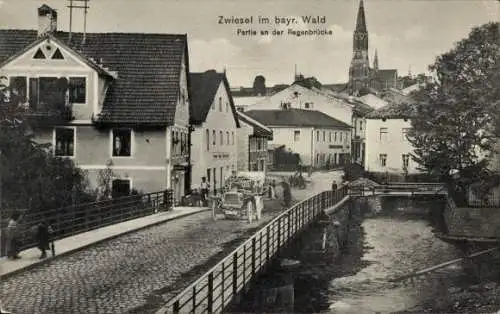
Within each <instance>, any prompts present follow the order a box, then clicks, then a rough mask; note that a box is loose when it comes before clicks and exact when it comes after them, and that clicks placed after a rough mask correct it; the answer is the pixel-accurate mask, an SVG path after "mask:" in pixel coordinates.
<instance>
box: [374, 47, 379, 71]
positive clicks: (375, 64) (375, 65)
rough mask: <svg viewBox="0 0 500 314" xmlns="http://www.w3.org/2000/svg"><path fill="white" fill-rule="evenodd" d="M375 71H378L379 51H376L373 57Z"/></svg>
mask: <svg viewBox="0 0 500 314" xmlns="http://www.w3.org/2000/svg"><path fill="white" fill-rule="evenodd" d="M373 69H374V70H375V71H377V70H378V53H377V49H375V56H374V57H373Z"/></svg>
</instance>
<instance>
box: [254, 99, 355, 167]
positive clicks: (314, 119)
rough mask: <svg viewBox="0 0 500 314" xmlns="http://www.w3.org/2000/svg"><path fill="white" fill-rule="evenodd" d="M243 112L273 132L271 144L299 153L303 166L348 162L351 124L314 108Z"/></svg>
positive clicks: (333, 164) (321, 165)
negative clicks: (283, 146)
mask: <svg viewBox="0 0 500 314" xmlns="http://www.w3.org/2000/svg"><path fill="white" fill-rule="evenodd" d="M245 114H246V115H247V116H249V117H251V118H252V119H254V120H256V121H258V122H259V123H261V124H263V125H265V126H266V127H267V128H269V129H270V130H271V131H272V132H273V140H272V141H270V142H269V144H272V145H285V147H286V148H287V149H289V150H291V151H292V152H294V153H298V154H299V156H300V159H301V164H302V165H303V166H310V167H313V168H322V167H333V166H338V165H343V164H346V163H349V162H350V159H351V157H350V152H351V126H350V125H349V124H347V123H344V122H342V121H339V120H337V119H335V118H332V117H331V116H329V115H327V114H325V113H323V112H320V111H316V110H305V109H293V108H292V109H278V110H250V111H246V112H245Z"/></svg>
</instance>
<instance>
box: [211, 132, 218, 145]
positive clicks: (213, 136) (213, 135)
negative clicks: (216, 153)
mask: <svg viewBox="0 0 500 314" xmlns="http://www.w3.org/2000/svg"><path fill="white" fill-rule="evenodd" d="M215 144H217V139H216V138H215V130H212V145H213V146H215Z"/></svg>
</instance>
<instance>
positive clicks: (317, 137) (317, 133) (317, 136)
mask: <svg viewBox="0 0 500 314" xmlns="http://www.w3.org/2000/svg"><path fill="white" fill-rule="evenodd" d="M316 142H319V131H316Z"/></svg>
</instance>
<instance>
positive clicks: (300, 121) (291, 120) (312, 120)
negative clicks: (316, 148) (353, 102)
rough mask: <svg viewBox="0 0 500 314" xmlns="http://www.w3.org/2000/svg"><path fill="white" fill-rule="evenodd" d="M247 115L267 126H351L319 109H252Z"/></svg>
mask: <svg viewBox="0 0 500 314" xmlns="http://www.w3.org/2000/svg"><path fill="white" fill-rule="evenodd" d="M245 114H246V115H248V116H250V117H251V118H253V119H255V120H257V121H259V122H260V123H262V124H264V125H265V126H268V127H270V126H285V127H287V126H289V127H326V128H346V129H347V128H350V127H351V126H350V125H348V124H346V123H344V122H342V121H339V120H337V119H335V118H332V117H330V116H329V115H327V114H324V113H323V112H321V111H317V110H305V109H293V108H292V109H279V110H250V111H246V112H245Z"/></svg>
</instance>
